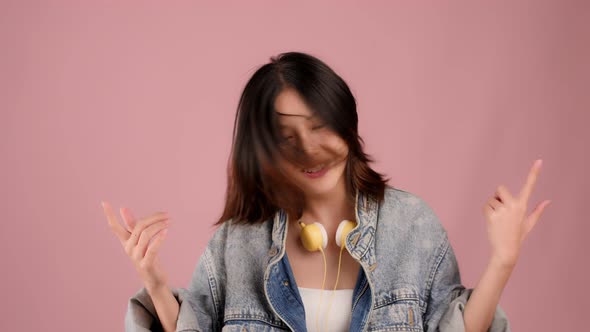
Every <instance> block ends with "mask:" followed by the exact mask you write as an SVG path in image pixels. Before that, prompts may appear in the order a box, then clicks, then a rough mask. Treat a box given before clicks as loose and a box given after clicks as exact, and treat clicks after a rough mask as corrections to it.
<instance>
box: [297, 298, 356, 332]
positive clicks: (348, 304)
mask: <svg viewBox="0 0 590 332" xmlns="http://www.w3.org/2000/svg"><path fill="white" fill-rule="evenodd" d="M298 288H299V294H301V299H302V300H303V306H304V307H305V325H307V331H309V332H319V331H318V329H317V328H316V314H317V312H318V304H319V303H320V292H321V289H319V288H317V289H316V288H303V287H298ZM352 291H353V290H352V289H337V290H336V291H333V290H331V289H325V290H324V292H323V293H322V304H321V307H320V319H319V322H318V324H319V328H320V331H330V332H345V331H348V330H349V326H350V319H351V316H352ZM332 294H334V295H332ZM330 298H331V302H332V305H331V307H330V312H329V315H328V317H327V318H328V319H327V321H326V314H327V313H328V306H329V305H330Z"/></svg>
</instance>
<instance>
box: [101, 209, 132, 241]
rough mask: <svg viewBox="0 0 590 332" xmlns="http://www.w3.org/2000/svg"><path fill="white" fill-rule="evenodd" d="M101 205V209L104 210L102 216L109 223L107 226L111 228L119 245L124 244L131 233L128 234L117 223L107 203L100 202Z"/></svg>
mask: <svg viewBox="0 0 590 332" xmlns="http://www.w3.org/2000/svg"><path fill="white" fill-rule="evenodd" d="M101 204H102V209H103V210H104V214H105V215H106V217H107V221H108V222H109V226H111V229H112V230H113V232H114V233H115V235H116V236H117V237H118V238H119V240H120V241H121V243H124V242H125V241H127V239H129V236H131V233H129V232H128V231H127V230H126V229H125V228H124V227H123V226H122V225H121V224H120V223H119V221H118V220H117V216H116V215H115V213H114V212H113V208H112V207H111V205H110V204H109V203H108V202H101Z"/></svg>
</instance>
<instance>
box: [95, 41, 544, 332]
mask: <svg viewBox="0 0 590 332" xmlns="http://www.w3.org/2000/svg"><path fill="white" fill-rule="evenodd" d="M357 127H358V126H357V112H356V103H355V99H354V97H353V95H352V93H351V92H350V90H349V88H348V86H347V84H346V83H345V82H344V81H343V80H342V79H341V78H340V77H339V76H338V75H337V74H336V73H335V72H334V71H332V70H331V69H330V68H329V67H328V66H327V65H326V64H325V63H323V62H322V61H320V60H319V59H317V58H316V57H313V56H311V55H308V54H304V53H298V52H289V53H283V54H280V55H279V56H277V57H273V58H271V62H270V63H268V64H265V65H264V66H262V67H260V68H259V69H258V70H257V71H256V72H255V73H254V75H253V76H252V78H251V79H250V80H249V81H248V83H247V85H246V87H245V88H244V91H243V93H242V95H241V98H240V101H239V105H238V111H237V114H236V120H235V124H234V137H233V144H232V145H233V146H232V154H231V158H230V164H229V174H228V187H227V196H226V204H225V209H224V211H223V214H222V216H221V217H220V219H219V221H218V222H217V224H218V225H219V228H218V229H217V231H216V232H215V234H214V236H213V237H212V238H211V240H210V241H209V243H208V246H207V248H206V250H205V252H204V253H203V254H202V256H201V258H200V259H199V262H198V264H197V266H196V268H195V271H194V273H193V276H192V279H191V282H190V285H189V287H188V288H187V289H184V288H170V287H168V285H167V284H168V282H167V277H166V274H165V272H164V271H162V269H161V267H160V264H159V262H158V256H157V254H158V250H159V248H160V246H161V245H162V243H163V240H164V238H165V234H166V230H167V227H168V223H169V219H168V215H167V214H166V213H155V214H153V215H151V216H148V217H146V218H142V219H140V220H135V219H134V218H133V216H132V215H131V214H130V213H129V211H128V210H126V209H121V211H120V212H121V216H122V217H123V220H124V222H125V224H126V225H127V229H125V228H124V227H123V226H122V225H120V223H119V222H118V221H117V217H116V216H115V213H114V212H113V210H112V208H111V206H110V205H109V204H108V203H106V202H104V203H103V208H104V211H105V214H106V216H107V219H108V221H109V224H110V226H111V227H112V230H113V231H114V233H115V234H116V235H117V237H118V238H119V240H120V241H121V243H122V245H123V246H124V248H125V251H126V253H127V254H128V255H129V257H130V258H131V260H132V262H133V263H134V265H135V267H136V269H137V270H138V272H139V274H140V277H141V279H142V280H143V282H144V285H145V287H143V288H142V289H140V290H139V292H137V294H135V295H134V296H133V297H132V298H131V299H130V301H129V306H128V311H127V314H126V317H125V327H126V330H127V331H160V330H162V329H163V330H164V331H221V330H223V331H509V330H510V327H509V323H508V319H507V317H506V315H505V313H504V312H503V310H502V309H501V308H500V307H499V306H498V302H499V299H500V295H501V292H502V290H503V288H504V286H505V284H506V282H507V281H508V278H509V276H510V274H511V271H512V269H513V267H514V265H515V264H516V261H517V258H518V254H519V250H520V246H521V243H522V241H523V240H524V238H525V237H526V235H527V234H528V232H529V231H530V230H531V229H532V228H533V226H534V224H535V223H536V222H537V220H538V219H539V217H540V215H541V213H542V211H543V209H544V208H545V206H546V205H547V204H548V203H549V201H544V202H543V203H541V204H539V206H537V208H536V209H535V210H534V211H533V212H532V213H531V214H530V215H529V216H526V210H527V202H528V199H529V197H530V195H531V192H532V190H533V187H534V184H535V181H536V178H537V175H538V173H539V170H540V165H541V164H540V160H538V161H537V162H535V164H534V165H533V167H532V169H531V171H530V173H529V176H528V178H527V181H526V183H525V186H524V188H523V189H522V191H521V192H520V193H519V194H518V195H517V196H512V194H511V193H510V192H509V191H508V190H507V188H506V187H505V186H499V187H498V188H497V191H496V193H495V194H494V196H493V197H492V198H490V199H489V200H488V202H487V203H486V204H485V206H484V208H483V210H484V214H485V216H486V219H487V227H488V235H489V240H490V243H491V247H492V251H491V252H492V255H491V257H490V260H489V264H488V267H487V269H486V270H485V272H484V273H483V275H482V277H481V279H480V281H479V283H478V284H477V286H476V288H475V289H466V288H465V287H464V286H462V284H461V279H460V274H459V270H458V265H457V261H456V258H455V255H454V252H453V249H452V247H451V245H450V243H449V240H448V237H447V234H446V231H445V229H444V228H443V227H442V225H441V224H440V222H439V220H438V219H437V217H436V215H435V214H434V212H433V211H432V209H431V208H430V207H429V206H428V205H427V204H426V203H425V201H424V200H422V199H421V198H420V197H418V196H417V195H414V194H412V193H410V192H408V191H404V190H401V189H397V188H394V187H392V186H391V185H389V184H387V180H386V179H384V177H383V176H382V175H381V174H379V173H377V172H376V171H374V170H373V169H372V168H371V167H370V166H369V163H370V162H371V159H370V157H369V156H367V155H366V154H365V153H364V152H363V148H362V140H361V138H360V137H359V134H358V131H357ZM323 289H326V291H323Z"/></svg>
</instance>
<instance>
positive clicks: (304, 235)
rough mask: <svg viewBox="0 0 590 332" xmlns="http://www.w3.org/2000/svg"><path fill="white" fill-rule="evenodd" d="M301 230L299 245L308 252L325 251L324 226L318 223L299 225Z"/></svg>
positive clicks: (325, 236) (326, 243)
mask: <svg viewBox="0 0 590 332" xmlns="http://www.w3.org/2000/svg"><path fill="white" fill-rule="evenodd" d="M299 224H300V225H301V227H302V229H301V234H300V237H301V243H302V244H303V247H305V249H307V250H308V251H312V252H313V251H318V250H320V248H322V249H326V247H327V246H328V233H327V232H326V229H325V228H324V226H323V225H322V224H320V223H318V222H314V223H313V224H309V225H306V224H304V223H302V222H301V223H299Z"/></svg>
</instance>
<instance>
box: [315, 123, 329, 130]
mask: <svg viewBox="0 0 590 332" xmlns="http://www.w3.org/2000/svg"><path fill="white" fill-rule="evenodd" d="M325 126H326V125H325V124H323V123H322V124H321V125H317V126H315V127H313V128H311V129H313V130H315V129H321V128H324V127H325Z"/></svg>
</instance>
